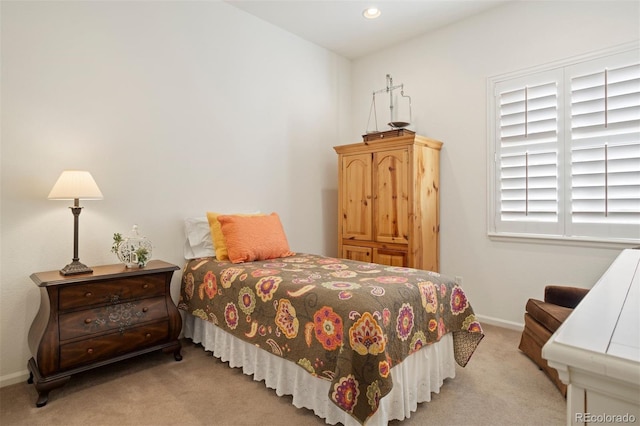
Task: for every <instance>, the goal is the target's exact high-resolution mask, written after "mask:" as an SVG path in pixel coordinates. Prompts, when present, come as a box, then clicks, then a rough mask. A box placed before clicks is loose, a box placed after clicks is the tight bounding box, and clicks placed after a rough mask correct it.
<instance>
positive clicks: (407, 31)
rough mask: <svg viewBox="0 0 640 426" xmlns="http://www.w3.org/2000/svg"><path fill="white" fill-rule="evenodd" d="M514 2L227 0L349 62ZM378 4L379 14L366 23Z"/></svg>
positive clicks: (462, 0)
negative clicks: (370, 9)
mask: <svg viewBox="0 0 640 426" xmlns="http://www.w3.org/2000/svg"><path fill="white" fill-rule="evenodd" d="M507 1H513V0H491V1H488V0H487V1H485V0H413V1H409V0H382V1H380V0H371V1H362V0H279V1H275V0H227V1H226V2H227V3H229V4H231V5H233V6H235V7H237V8H239V9H242V10H244V11H245V12H247V13H250V14H251V15H254V16H256V17H258V18H260V19H263V20H265V21H267V22H270V23H271V24H273V25H276V26H278V27H280V28H282V29H284V30H286V31H289V32H291V33H293V34H296V35H298V36H300V37H302V38H303V39H306V40H308V41H310V42H312V43H315V44H317V45H319V46H322V47H324V48H326V49H328V50H331V51H333V52H335V53H337V54H339V55H341V56H344V57H346V58H349V59H355V58H358V57H360V56H364V55H367V54H369V53H372V52H375V51H376V50H380V49H383V48H387V47H390V46H393V45H394V44H396V43H399V42H402V41H405V40H408V39H411V38H414V37H417V36H419V35H421V34H424V33H427V32H429V31H432V30H434V29H436V28H440V27H443V26H445V25H448V24H451V23H453V22H455V21H459V20H461V19H464V18H467V17H469V16H472V15H475V14H477V13H480V12H482V11H485V10H487V9H491V8H493V7H496V6H498V5H500V4H503V3H506V2H507ZM370 6H376V7H378V8H379V9H380V11H381V15H380V17H379V18H377V19H374V20H369V19H365V18H364V17H363V16H362V12H363V11H364V10H365V9H366V8H368V7H370Z"/></svg>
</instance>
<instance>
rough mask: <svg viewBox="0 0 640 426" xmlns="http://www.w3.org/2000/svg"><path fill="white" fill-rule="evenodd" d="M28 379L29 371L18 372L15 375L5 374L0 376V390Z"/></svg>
mask: <svg viewBox="0 0 640 426" xmlns="http://www.w3.org/2000/svg"><path fill="white" fill-rule="evenodd" d="M28 378H29V370H22V371H18V372H17V373H11V374H5V375H4V376H0V388H3V387H5V386H10V385H15V384H16V383H21V382H25V383H26V382H27V379H28Z"/></svg>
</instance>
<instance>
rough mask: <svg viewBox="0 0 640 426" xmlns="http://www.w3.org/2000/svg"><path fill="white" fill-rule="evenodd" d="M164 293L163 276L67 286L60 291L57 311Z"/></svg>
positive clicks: (145, 276) (146, 276) (142, 276)
mask: <svg viewBox="0 0 640 426" xmlns="http://www.w3.org/2000/svg"><path fill="white" fill-rule="evenodd" d="M164 292H165V276H164V275H159V274H156V275H141V276H137V277H127V278H120V279H117V280H106V281H99V282H92V283H87V284H81V285H74V286H67V287H63V288H61V289H60V296H59V306H58V309H60V310H61V311H64V310H68V309H74V308H84V307H88V306H93V305H100V304H106V303H112V304H116V303H119V302H122V301H125V300H129V299H136V298H140V297H150V296H161V295H163V294H164Z"/></svg>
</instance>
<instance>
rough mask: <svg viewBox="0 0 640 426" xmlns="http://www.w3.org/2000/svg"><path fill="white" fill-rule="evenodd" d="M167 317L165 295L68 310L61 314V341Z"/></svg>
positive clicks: (122, 328)
mask: <svg viewBox="0 0 640 426" xmlns="http://www.w3.org/2000/svg"><path fill="white" fill-rule="evenodd" d="M166 317H167V302H166V300H165V298H164V296H159V297H154V298H151V299H140V300H134V301H132V302H125V303H119V304H117V305H107V306H101V307H99V308H94V309H87V310H85V311H77V312H71V313H67V314H62V315H60V340H69V339H73V338H75V337H82V336H88V335H91V334H96V333H104V332H108V331H111V330H124V329H125V328H129V327H131V326H135V325H137V324H140V323H143V322H150V321H154V320H159V319H162V318H166Z"/></svg>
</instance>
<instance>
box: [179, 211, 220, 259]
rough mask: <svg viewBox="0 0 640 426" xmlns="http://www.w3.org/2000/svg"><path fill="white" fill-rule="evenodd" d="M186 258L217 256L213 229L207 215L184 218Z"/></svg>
mask: <svg viewBox="0 0 640 426" xmlns="http://www.w3.org/2000/svg"><path fill="white" fill-rule="evenodd" d="M184 234H185V236H186V241H185V242H184V258H185V259H196V258H199V257H215V255H216V250H215V247H213V239H212V238H211V229H210V228H209V221H208V220H207V217H206V216H203V217H188V218H186V219H185V220H184Z"/></svg>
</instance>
